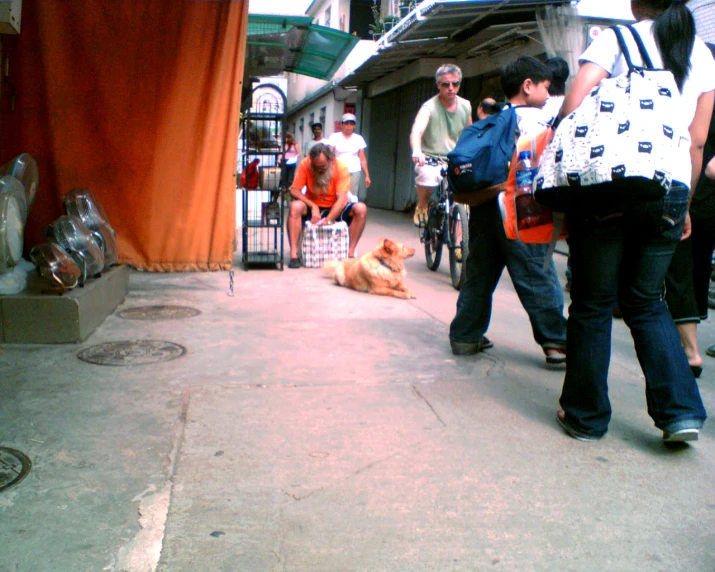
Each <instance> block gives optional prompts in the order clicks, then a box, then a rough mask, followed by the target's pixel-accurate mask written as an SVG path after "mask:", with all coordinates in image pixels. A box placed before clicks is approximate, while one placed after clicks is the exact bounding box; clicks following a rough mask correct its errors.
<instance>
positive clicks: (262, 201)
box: [238, 84, 286, 270]
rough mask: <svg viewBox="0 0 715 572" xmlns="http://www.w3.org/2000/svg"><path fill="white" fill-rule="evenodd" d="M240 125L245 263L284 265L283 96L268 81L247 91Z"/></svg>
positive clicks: (281, 267) (246, 265)
mask: <svg viewBox="0 0 715 572" xmlns="http://www.w3.org/2000/svg"><path fill="white" fill-rule="evenodd" d="M249 104H250V108H248V109H246V110H245V111H244V113H243V117H242V121H241V128H242V135H241V150H242V154H243V156H242V161H241V165H242V173H241V176H240V177H239V181H238V183H239V185H240V187H241V199H242V205H241V211H242V217H241V222H242V250H241V252H242V257H241V258H242V261H243V266H244V269H246V270H248V268H249V267H250V266H266V265H277V267H278V268H279V269H280V270H283V210H284V208H283V207H284V201H283V192H282V189H281V186H282V181H281V157H282V150H283V146H284V133H285V129H284V125H283V122H284V118H285V109H286V100H285V96H284V95H283V92H282V91H281V90H280V89H279V88H278V87H276V86H275V85H272V84H262V85H259V86H258V87H256V88H254V89H253V91H252V92H251V100H250V102H249Z"/></svg>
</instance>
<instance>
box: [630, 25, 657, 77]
mask: <svg viewBox="0 0 715 572" xmlns="http://www.w3.org/2000/svg"><path fill="white" fill-rule="evenodd" d="M626 28H628V30H630V32H631V34H632V35H633V39H634V40H635V41H636V45H637V46H638V51H639V52H640V53H641V58H642V59H643V67H644V68H645V69H647V70H652V69H655V68H654V67H653V61H652V60H651V59H650V56H649V55H648V51H647V50H646V49H645V44H644V43H643V39H642V38H641V36H640V34H639V33H638V32H637V31H636V29H635V28H634V27H633V26H631V25H630V24H628V25H627V26H626Z"/></svg>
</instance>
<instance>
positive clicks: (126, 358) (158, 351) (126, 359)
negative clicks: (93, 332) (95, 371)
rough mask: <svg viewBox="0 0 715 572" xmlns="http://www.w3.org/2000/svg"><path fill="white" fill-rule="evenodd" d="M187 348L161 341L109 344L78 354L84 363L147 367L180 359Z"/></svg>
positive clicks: (89, 348) (92, 347)
mask: <svg viewBox="0 0 715 572" xmlns="http://www.w3.org/2000/svg"><path fill="white" fill-rule="evenodd" d="M185 353H186V348H185V347H183V346H180V345H179V344H173V343H171V342H163V341H159V340H133V341H127V342H107V343H105V344H99V345H96V346H91V347H88V348H85V349H83V350H82V351H81V352H79V353H78V354H77V357H78V358H79V359H81V360H82V361H86V362H89V363H93V364H97V365H117V366H126V365H147V364H150V363H159V362H162V361H171V360H173V359H176V358H180V357H181V356H183V355H184V354H185Z"/></svg>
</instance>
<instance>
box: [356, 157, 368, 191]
mask: <svg viewBox="0 0 715 572" xmlns="http://www.w3.org/2000/svg"><path fill="white" fill-rule="evenodd" d="M358 158H359V159H360V167H362V172H363V173H365V188H366V189H367V188H369V187H370V173H369V172H368V170H367V159H366V158H365V149H360V151H358Z"/></svg>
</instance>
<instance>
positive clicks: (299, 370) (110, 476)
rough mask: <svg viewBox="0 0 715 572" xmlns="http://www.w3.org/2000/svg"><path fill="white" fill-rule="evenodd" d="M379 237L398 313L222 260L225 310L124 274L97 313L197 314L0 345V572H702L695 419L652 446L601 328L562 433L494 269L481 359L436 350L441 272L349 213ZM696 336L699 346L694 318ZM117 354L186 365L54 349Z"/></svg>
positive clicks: (619, 331) (711, 374)
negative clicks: (146, 346) (1, 453)
mask: <svg viewBox="0 0 715 572" xmlns="http://www.w3.org/2000/svg"><path fill="white" fill-rule="evenodd" d="M382 236H387V237H390V238H394V239H396V240H402V241H404V242H406V243H407V244H410V245H412V246H414V247H416V248H417V255H416V256H415V258H413V259H411V260H409V261H408V263H407V269H408V278H407V281H408V284H409V286H410V287H411V289H412V290H413V291H414V292H415V293H416V294H417V299H416V300H410V301H405V300H398V299H393V298H384V297H377V296H368V295H366V294H361V293H357V292H353V291H350V290H346V289H343V288H339V287H337V286H335V285H334V284H332V283H331V281H330V280H327V279H325V278H323V277H322V274H321V271H319V270H308V269H300V270H288V269H286V270H285V271H284V272H278V271H275V270H251V271H248V272H244V271H243V270H241V269H237V270H236V277H235V296H234V297H232V298H231V297H228V296H227V295H226V292H227V288H228V277H227V274H226V273H204V274H148V273H139V272H135V273H133V274H132V276H131V280H130V293H129V296H128V297H127V299H126V300H125V301H124V303H123V304H122V305H121V306H120V307H119V309H118V311H117V312H119V311H121V310H125V309H128V308H133V307H137V306H143V305H151V304H154V305H156V304H165V305H183V306H190V307H192V308H196V309H198V310H200V311H201V314H200V315H198V316H196V317H193V318H187V319H183V320H164V321H136V320H125V319H122V318H120V317H119V316H118V315H117V313H115V314H114V315H112V316H110V317H109V318H107V320H106V321H105V322H104V323H103V324H102V325H101V326H100V327H99V328H98V329H97V330H96V331H95V333H94V334H93V335H92V336H90V338H89V339H88V340H87V341H86V342H85V343H83V344H81V345H77V346H74V345H73V346H13V345H5V346H2V347H1V348H0V446H5V447H12V448H14V449H18V450H20V451H22V452H24V453H25V454H27V455H28V456H29V457H30V458H31V459H32V462H33V468H32V471H31V472H30V474H29V475H28V476H27V477H26V478H25V479H24V480H23V481H22V482H21V483H19V484H18V485H16V486H15V487H13V488H10V489H8V490H6V491H4V492H0V547H1V548H0V571H2V572H4V571H6V570H7V571H33V572H34V571H45V570H47V571H65V570H66V571H75V570H88V571H90V570H92V571H93V570H107V571H119V570H127V571H145V570H147V571H148V570H154V569H159V570H167V571H169V570H171V571H174V570H177V571H194V570H201V571H203V570H208V571H213V570H216V571H229V570H231V571H233V570H236V571H253V570H257V571H262V570H267V571H268V570H270V571H273V570H275V571H279V570H280V571H282V570H290V571H304V570H305V571H338V570H370V571H372V570H396V571H416V570H438V571H441V570H465V571H467V570H485V569H490V570H551V569H554V568H559V569H563V570H578V571H581V570H599V571H601V570H614V571H616V570H617V571H621V570H628V571H631V570H648V571H650V570H668V571H671V570H689V571H693V570H703V571H707V570H714V569H715V538H714V534H713V531H714V530H715V528H714V527H713V524H715V486H714V483H715V479H714V477H715V454H714V453H715V429H713V427H715V425H713V423H712V422H708V423H707V424H706V425H705V428H704V430H703V431H702V432H701V440H700V441H699V442H697V443H694V444H692V445H686V446H683V447H679V448H676V449H669V448H666V447H665V446H664V445H663V444H662V442H661V438H660V432H659V431H658V430H657V429H656V428H655V427H654V426H653V424H652V422H651V421H650V419H649V418H648V416H647V414H646V410H645V398H644V387H643V386H644V382H643V377H642V374H641V372H640V369H639V367H638V364H637V361H636V359H635V355H634V352H633V347H632V342H631V340H630V336H629V334H628V332H627V330H626V328H625V326H624V325H623V323H622V322H620V321H615V322H614V341H613V358H612V366H611V374H610V386H611V399H612V402H613V409H614V414H613V421H612V423H611V427H610V431H609V434H608V435H607V436H606V437H605V438H604V439H603V440H601V441H599V442H597V443H581V442H577V441H575V440H573V439H570V438H569V437H567V436H566V435H565V434H564V433H563V431H562V430H561V429H560V428H559V427H558V425H557V424H556V421H555V410H556V408H557V400H558V396H559V390H560V385H561V381H562V378H563V371H561V370H552V369H551V370H550V369H547V368H546V367H545V366H544V359H543V355H542V352H541V349H540V348H539V347H538V346H537V345H536V344H535V343H534V342H533V340H532V337H531V332H530V328H529V324H528V321H527V318H526V314H525V312H524V311H523V310H522V309H521V306H520V305H519V303H518V300H517V298H516V294H515V293H514V291H513V289H512V287H511V283H510V282H509V279H508V276H506V275H505V277H504V279H503V280H502V281H501V283H500V285H499V289H498V291H497V294H496V297H495V305H494V315H493V320H492V327H491V329H490V331H489V336H490V338H491V339H492V340H493V341H494V343H495V347H494V348H493V349H491V350H489V351H487V352H484V353H482V354H480V355H479V356H473V357H466V358H456V357H454V356H452V354H451V352H450V350H449V343H448V340H447V329H448V325H449V321H450V320H451V318H452V317H453V314H454V304H455V301H456V297H457V292H456V291H455V290H454V289H453V288H452V287H451V285H450V281H449V275H448V270H447V263H446V257H445V261H444V262H443V264H442V268H440V270H439V271H438V272H436V273H433V272H430V271H429V270H427V268H426V266H425V263H424V256H423V253H422V248H421V246H420V245H419V244H418V239H417V233H416V231H415V229H414V227H413V226H412V225H411V217H409V216H408V215H404V214H398V213H391V212H380V211H372V212H371V213H370V214H369V221H368V226H367V229H366V233H365V235H364V237H363V242H362V243H361V248H359V251H360V252H364V251H365V250H367V249H368V248H370V247H371V246H372V245H373V244H374V243H375V242H376V240H377V238H378V237H382ZM238 259H239V257H237V260H238ZM557 264H558V266H559V267H560V270H561V275H562V276H563V267H564V266H565V259H564V257H562V256H557ZM700 339H701V345H702V349H704V348H705V347H707V346H708V345H711V344H715V327H714V326H713V325H712V323H705V324H703V325H702V326H701V328H700ZM120 340H166V341H170V342H173V343H175V344H180V345H181V346H184V347H185V348H186V349H187V352H186V354H185V355H184V356H183V357H180V358H178V359H174V360H172V361H165V362H162V363H157V364H151V365H133V366H129V367H108V366H99V365H93V364H89V363H85V362H83V361H80V360H79V359H77V357H76V356H77V353H78V352H79V351H80V350H82V349H84V348H88V347H90V346H93V345H96V344H101V343H104V342H110V341H120ZM705 360H706V363H705V371H704V373H703V377H702V378H701V380H700V388H701V392H702V394H703V398H704V399H705V403H706V407H707V409H708V410H709V412H711V414H712V411H713V410H714V409H715V407H714V406H715V390H714V386H715V360H713V359H712V358H708V357H706V358H705Z"/></svg>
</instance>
